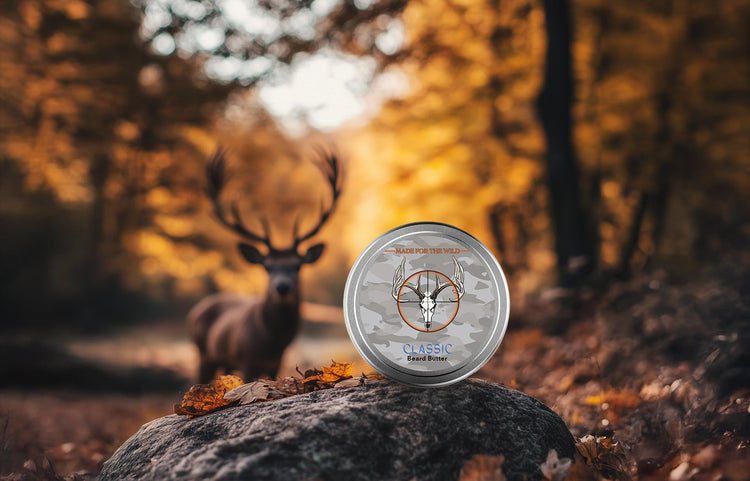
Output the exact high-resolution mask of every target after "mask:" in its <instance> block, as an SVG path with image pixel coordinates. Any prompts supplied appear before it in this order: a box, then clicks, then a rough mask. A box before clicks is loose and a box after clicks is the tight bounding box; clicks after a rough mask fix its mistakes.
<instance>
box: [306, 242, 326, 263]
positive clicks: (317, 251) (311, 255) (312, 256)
mask: <svg viewBox="0 0 750 481" xmlns="http://www.w3.org/2000/svg"><path fill="white" fill-rule="evenodd" d="M325 246H326V245H325V244H315V245H314V246H312V247H310V248H309V249H307V252H305V255H303V256H302V263H303V264H312V263H313V262H315V261H317V260H318V259H319V258H320V255H321V254H322V253H323V249H325Z"/></svg>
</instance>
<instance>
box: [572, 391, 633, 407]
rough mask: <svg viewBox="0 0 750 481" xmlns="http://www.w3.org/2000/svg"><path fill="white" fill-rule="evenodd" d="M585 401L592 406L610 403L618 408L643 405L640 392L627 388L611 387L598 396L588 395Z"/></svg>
mask: <svg viewBox="0 0 750 481" xmlns="http://www.w3.org/2000/svg"><path fill="white" fill-rule="evenodd" d="M585 402H586V404H588V405H590V406H598V405H600V404H603V403H609V404H610V406H612V407H616V408H635V407H638V406H640V405H641V402H642V399H641V397H640V396H639V395H638V394H636V393H635V392H633V391H629V390H627V389H623V390H617V389H609V390H607V391H606V392H603V393H601V394H600V395H598V396H588V397H587V398H586V400H585Z"/></svg>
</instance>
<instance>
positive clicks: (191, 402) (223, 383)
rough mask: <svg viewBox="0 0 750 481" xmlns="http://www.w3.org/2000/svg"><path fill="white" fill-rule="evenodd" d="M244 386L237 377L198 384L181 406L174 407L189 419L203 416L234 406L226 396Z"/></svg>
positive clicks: (186, 395)
mask: <svg viewBox="0 0 750 481" xmlns="http://www.w3.org/2000/svg"><path fill="white" fill-rule="evenodd" d="M241 385H242V379H240V378H239V377H237V376H232V375H228V376H221V377H220V378H218V379H214V380H213V381H211V382H210V383H208V384H196V385H194V386H193V387H191V388H190V390H189V391H188V392H186V393H185V395H184V396H183V398H182V402H181V403H180V404H175V405H174V412H175V413H176V414H180V415H184V416H187V417H190V418H191V417H194V416H202V415H204V414H208V413H210V412H212V411H216V410H217V409H221V408H223V407H226V406H228V405H230V404H232V402H233V401H229V400H226V399H224V394H225V393H226V392H227V391H230V390H232V389H234V388H236V387H238V386H241Z"/></svg>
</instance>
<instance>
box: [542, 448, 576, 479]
mask: <svg viewBox="0 0 750 481" xmlns="http://www.w3.org/2000/svg"><path fill="white" fill-rule="evenodd" d="M572 463H573V460H572V459H570V458H562V459H559V458H558V457H557V451H556V450H554V449H550V450H549V453H547V460H546V461H544V462H543V463H542V464H541V465H539V469H540V470H541V471H542V475H543V476H544V479H546V480H547V481H563V480H564V479H565V478H566V477H567V476H568V472H569V471H570V465H571V464H572Z"/></svg>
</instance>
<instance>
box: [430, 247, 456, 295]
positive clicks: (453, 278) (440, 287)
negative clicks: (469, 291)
mask: <svg viewBox="0 0 750 481" xmlns="http://www.w3.org/2000/svg"><path fill="white" fill-rule="evenodd" d="M451 283H452V284H453V285H454V286H455V288H456V293H457V294H458V298H456V299H451V302H456V301H457V300H458V299H461V298H462V297H463V296H464V268H463V266H462V265H461V264H459V263H458V261H457V260H456V258H455V257H454V258H453V275H452V276H451V280H450V282H445V283H440V279H439V278H438V276H437V275H435V284H436V285H437V288H436V289H435V290H434V291H432V294H430V297H432V299H433V300H436V299H437V296H438V294H440V291H442V290H443V289H445V288H446V287H448V286H450V285H451Z"/></svg>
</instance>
